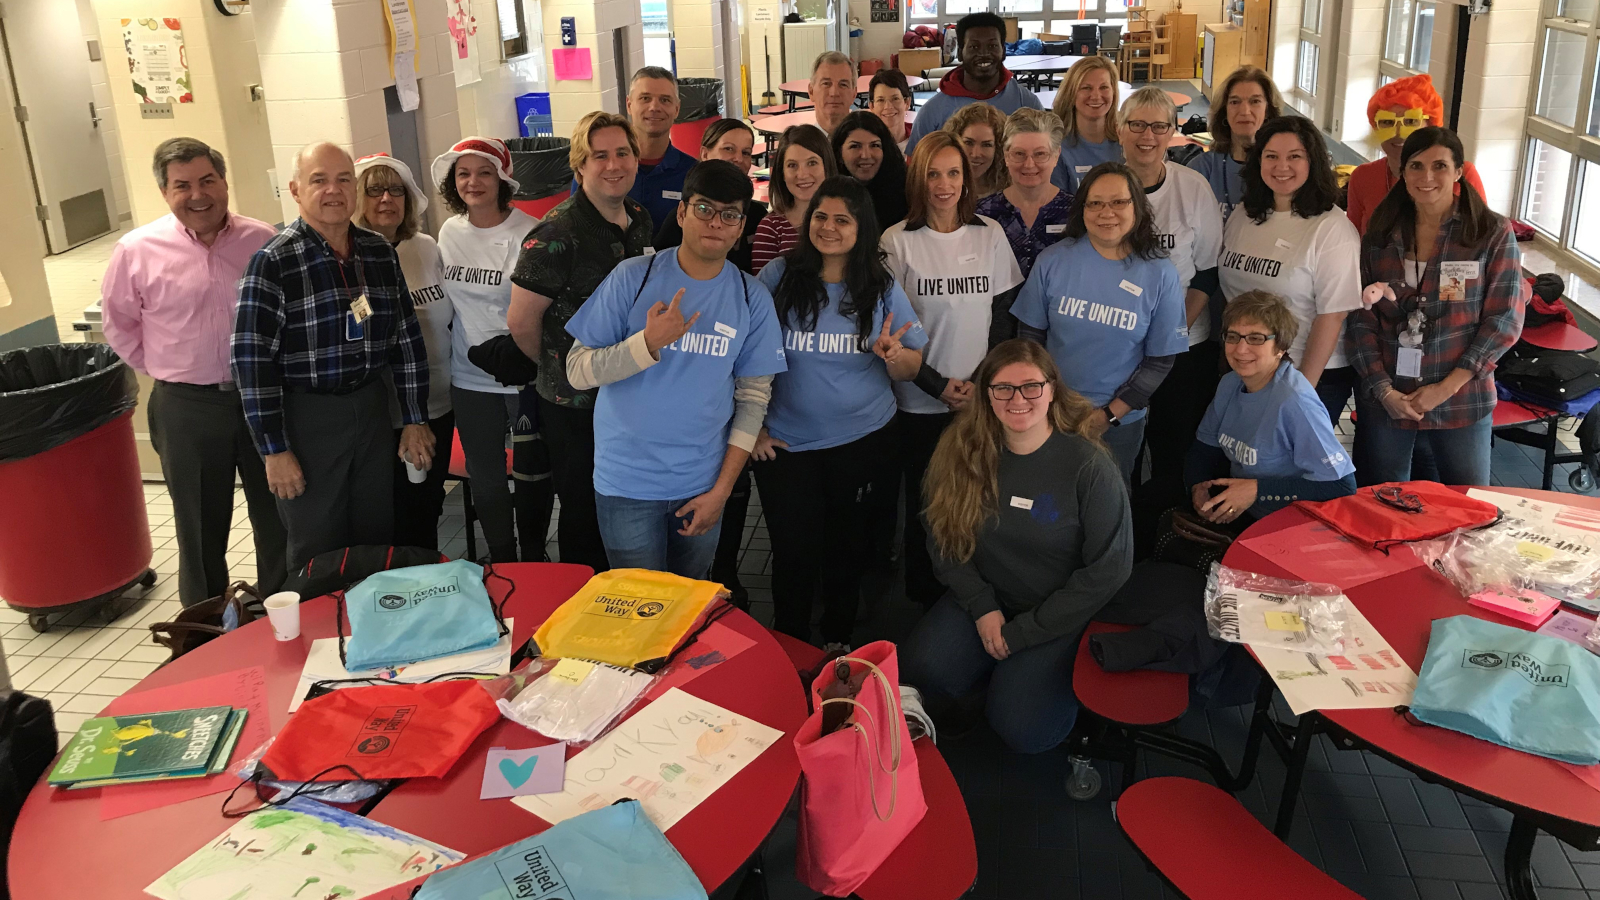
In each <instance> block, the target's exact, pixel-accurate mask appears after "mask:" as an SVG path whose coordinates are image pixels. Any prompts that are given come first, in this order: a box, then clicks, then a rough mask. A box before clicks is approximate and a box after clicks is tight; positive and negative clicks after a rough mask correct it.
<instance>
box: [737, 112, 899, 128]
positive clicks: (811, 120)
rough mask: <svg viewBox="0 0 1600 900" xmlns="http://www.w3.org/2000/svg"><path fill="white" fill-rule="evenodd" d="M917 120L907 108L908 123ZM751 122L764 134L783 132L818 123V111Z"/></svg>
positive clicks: (764, 118) (768, 117)
mask: <svg viewBox="0 0 1600 900" xmlns="http://www.w3.org/2000/svg"><path fill="white" fill-rule="evenodd" d="M916 120H917V114H916V111H914V110H906V124H907V125H910V124H911V123H912V122H915V121H916ZM750 124H751V125H752V126H754V127H755V130H757V131H759V132H761V133H762V134H783V132H784V131H785V130H787V129H788V128H790V127H792V126H795V125H815V124H817V113H816V110H811V109H802V110H800V111H799V112H792V113H783V114H781V115H776V116H762V117H761V118H759V119H752V120H751V122H750Z"/></svg>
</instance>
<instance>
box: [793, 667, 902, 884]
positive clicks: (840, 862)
mask: <svg viewBox="0 0 1600 900" xmlns="http://www.w3.org/2000/svg"><path fill="white" fill-rule="evenodd" d="M840 664H843V665H847V666H848V667H849V669H850V675H851V678H850V681H851V683H852V684H855V683H856V682H857V681H859V683H860V687H859V690H857V691H856V692H855V695H854V697H853V698H851V697H837V698H835V699H825V694H826V693H827V692H828V688H829V687H830V686H832V685H834V684H835V683H836V682H837V681H838V674H839V673H838V669H839V668H840ZM811 695H812V708H813V709H815V710H816V712H814V713H812V714H811V717H810V718H808V719H806V722H805V724H804V725H802V726H801V727H800V730H799V732H797V733H796V734H795V738H794V748H795V752H796V753H797V754H798V755H799V757H800V770H801V774H802V776H803V777H802V779H801V782H800V840H799V846H798V848H797V851H796V854H795V874H796V875H797V876H798V877H799V879H800V881H801V882H803V883H804V884H805V885H806V886H807V887H810V888H811V889H812V890H814V891H820V892H821V893H823V894H826V895H828V896H830V897H844V896H847V895H849V894H850V893H851V892H853V891H854V890H855V889H856V888H858V887H860V886H861V884H862V882H865V881H866V880H867V879H868V878H869V877H871V875H872V873H873V872H875V871H877V868H878V866H879V865H881V864H882V863H883V861H884V860H885V859H887V858H888V856H889V854H890V853H893V852H894V849H895V848H896V847H898V846H900V841H901V840H903V839H904V838H905V836H906V835H908V834H910V833H911V829H913V828H915V827H916V826H917V823H918V822H920V821H922V817H923V815H924V814H925V813H927V811H928V804H927V803H926V802H925V801H924V800H923V797H922V780H921V777H920V776H919V775H918V773H917V754H916V751H915V750H913V749H912V747H911V734H910V732H909V730H908V729H907V728H906V720H905V716H904V715H902V713H901V711H900V664H899V661H898V659H897V658H896V656H895V646H894V644H892V643H890V642H888V641H876V642H874V643H871V644H868V645H866V646H864V647H862V648H860V649H859V650H857V651H856V652H855V653H853V654H851V655H849V656H843V657H840V658H839V659H837V660H835V661H833V662H830V663H829V664H828V665H827V666H825V667H823V671H822V673H821V674H819V675H818V676H817V678H816V680H815V681H814V682H812V685H811ZM840 707H842V708H843V711H844V712H847V713H848V718H847V719H846V721H845V722H844V724H843V725H842V726H840V727H839V728H838V729H837V730H835V731H834V732H833V733H831V734H823V733H822V727H823V717H824V716H825V715H829V714H830V713H831V714H832V716H837V715H838V713H839V711H840Z"/></svg>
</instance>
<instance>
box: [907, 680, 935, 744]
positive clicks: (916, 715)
mask: <svg viewBox="0 0 1600 900" xmlns="http://www.w3.org/2000/svg"><path fill="white" fill-rule="evenodd" d="M900 712H901V714H902V715H904V716H905V717H906V727H907V728H908V729H909V730H910V731H911V739H912V740H913V741H914V740H916V739H917V738H919V737H923V736H924V735H926V736H927V738H928V740H930V741H933V742H934V743H935V744H937V743H939V736H938V734H936V733H935V732H934V729H933V717H932V716H929V715H928V711H927V710H926V709H923V707H922V692H921V691H919V690H917V689H916V688H914V687H912V686H911V685H909V684H902V685H900Z"/></svg>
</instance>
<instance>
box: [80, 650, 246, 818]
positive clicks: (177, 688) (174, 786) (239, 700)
mask: <svg viewBox="0 0 1600 900" xmlns="http://www.w3.org/2000/svg"><path fill="white" fill-rule="evenodd" d="M224 705H226V706H239V707H243V708H245V709H248V710H250V714H249V715H248V716H246V717H245V720H244V730H243V731H242V732H241V733H240V735H239V741H238V743H236V744H235V745H234V747H233V756H232V759H230V760H229V763H228V769H227V770H226V771H223V772H219V773H217V774H216V775H210V776H207V777H205V778H182V779H177V780H174V781H147V782H145V783H143V784H120V785H115V786H112V787H104V788H99V791H100V818H101V819H102V820H104V819H115V818H117V817H119V816H126V815H131V814H133V813H141V812H144V811H146V810H151V809H156V808H157V807H161V806H171V805H172V804H174V803H182V802H183V801H185V800H193V799H194V798H196V797H204V796H206V795H208V794H216V793H220V792H222V791H230V790H233V789H234V788H235V787H237V786H238V784H239V779H237V778H235V777H233V775H232V774H231V773H232V770H233V766H234V761H235V760H240V759H243V758H244V756H245V754H247V753H250V752H251V751H253V750H255V749H256V748H257V747H260V746H261V745H262V744H264V743H266V741H267V738H269V737H271V736H272V720H271V717H270V716H269V715H268V714H267V676H266V672H264V671H263V670H262V668H261V667H260V666H256V667H254V668H250V669H239V670H237V671H234V672H224V673H222V674H220V675H212V676H209V677H206V678H197V679H195V680H194V681H185V682H182V683H180V684H173V685H168V686H166V687H159V688H151V689H150V690H146V691H135V692H133V693H130V694H123V695H122V696H121V697H118V698H117V699H116V700H114V701H112V702H111V704H110V705H109V706H107V707H106V709H105V712H104V713H102V715H107V716H121V715H132V714H135V713H143V712H166V711H169V710H174V709H193V708H195V707H199V706H224Z"/></svg>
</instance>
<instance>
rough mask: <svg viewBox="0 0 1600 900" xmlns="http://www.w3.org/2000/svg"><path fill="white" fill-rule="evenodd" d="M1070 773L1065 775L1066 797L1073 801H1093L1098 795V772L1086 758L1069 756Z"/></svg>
mask: <svg viewBox="0 0 1600 900" xmlns="http://www.w3.org/2000/svg"><path fill="white" fill-rule="evenodd" d="M1067 762H1069V763H1071V764H1072V771H1071V772H1070V773H1068V775H1067V796H1068V797H1071V798H1072V799H1074V800H1080V801H1081V800H1093V799H1094V798H1095V795H1096V794H1099V793H1100V770H1099V769H1096V768H1095V767H1094V764H1093V763H1091V762H1090V761H1089V758H1088V757H1086V756H1070V757H1067Z"/></svg>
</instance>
